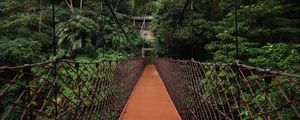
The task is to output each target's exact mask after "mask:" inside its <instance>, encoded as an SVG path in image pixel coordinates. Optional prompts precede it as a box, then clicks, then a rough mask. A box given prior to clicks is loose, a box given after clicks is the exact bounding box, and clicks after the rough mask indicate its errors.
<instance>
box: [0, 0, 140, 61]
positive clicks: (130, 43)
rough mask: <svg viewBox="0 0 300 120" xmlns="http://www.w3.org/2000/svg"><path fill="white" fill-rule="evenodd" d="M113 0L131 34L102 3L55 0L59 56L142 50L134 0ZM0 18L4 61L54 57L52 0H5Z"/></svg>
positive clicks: (109, 55)
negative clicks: (134, 20) (133, 18)
mask: <svg viewBox="0 0 300 120" xmlns="http://www.w3.org/2000/svg"><path fill="white" fill-rule="evenodd" d="M110 2H111V7H112V8H113V9H114V10H115V11H116V12H118V13H117V17H118V19H119V21H120V23H121V25H122V27H123V28H124V30H125V32H126V34H127V35H128V39H126V37H125V35H124V34H123V33H122V31H121V29H120V28H119V25H118V24H117V21H116V20H115V19H113V16H112V13H111V12H110V11H109V9H108V5H107V4H105V3H104V2H101V1H95V0H84V1H80V0H55V12H56V16H55V24H56V33H55V34H56V39H57V43H58V44H57V46H58V50H57V53H58V55H57V56H56V57H60V58H64V59H74V58H76V57H81V58H82V57H87V58H90V59H92V60H94V59H97V60H99V59H119V58H122V57H130V56H131V57H132V56H136V55H138V54H140V52H139V51H140V50H139V49H140V48H141V45H142V43H143V40H142V39H141V38H140V37H139V36H138V32H137V31H136V30H135V29H134V28H133V27H132V26H130V17H129V16H130V15H131V14H134V13H132V12H133V9H134V5H133V4H134V3H131V1H121V2H120V1H118V0H114V1H110ZM118 2H120V3H118ZM117 3H118V4H117ZM115 5H116V6H115ZM137 5H138V4H137ZM0 17H1V19H0V32H1V34H0V45H1V47H0V51H1V53H0V65H1V66H3V65H8V66H15V65H21V64H25V63H36V62H41V61H46V60H48V59H49V58H51V57H54V56H53V44H52V43H53V35H52V33H53V29H52V24H53V23H52V6H51V1H48V0H1V2H0ZM120 33H121V34H120Z"/></svg>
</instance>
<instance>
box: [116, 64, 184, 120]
mask: <svg viewBox="0 0 300 120" xmlns="http://www.w3.org/2000/svg"><path fill="white" fill-rule="evenodd" d="M120 120H181V118H180V116H179V114H178V112H177V110H176V108H175V106H174V104H173V102H172V100H171V98H170V96H169V94H168V92H167V90H166V88H165V86H164V84H163V82H162V80H161V79H160V77H159V74H158V73H157V71H156V69H155V66H154V65H148V66H146V68H145V70H144V72H143V74H142V76H141V78H140V79H139V81H138V83H137V85H136V86H135V89H134V91H133V92H132V93H131V97H130V99H129V101H128V103H127V106H126V107H125V108H124V110H123V113H122V115H121V117H120Z"/></svg>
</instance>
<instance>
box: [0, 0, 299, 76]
mask: <svg viewBox="0 0 300 120" xmlns="http://www.w3.org/2000/svg"><path fill="white" fill-rule="evenodd" d="M109 3H110V4H109V5H110V6H111V8H112V10H113V12H114V13H115V14H116V16H117V17H118V19H119V21H120V23H121V26H122V27H123V28H124V30H125V32H126V34H127V35H128V37H126V36H125V35H124V34H123V32H122V30H121V29H120V25H119V24H118V22H117V21H116V20H115V19H113V18H114V17H113V14H112V11H110V9H109V7H108V4H107V3H105V2H104V1H96V0H84V1H83V0H55V12H56V13H55V26H56V33H55V35H56V38H57V46H58V49H57V53H58V56H57V57H60V58H65V59H74V58H76V57H79V58H86V57H88V58H90V59H92V60H93V59H94V60H95V59H118V58H122V57H129V56H139V55H140V49H141V47H142V46H144V45H145V44H146V46H151V47H155V48H156V53H157V55H159V56H164V57H171V58H179V59H191V58H194V59H196V60H200V61H205V62H217V63H230V62H232V61H233V60H234V59H239V60H241V61H242V63H245V64H249V65H252V66H258V67H265V68H271V69H278V70H287V71H294V72H296V71H299V66H300V65H299V62H300V53H299V51H300V44H299V43H300V40H299V35H300V34H299V32H300V29H299V26H300V21H299V11H300V10H299V6H300V5H299V4H300V3H299V2H298V0H276V1H274V0H250V1H242V0H237V25H238V26H237V27H238V31H236V29H235V19H236V17H235V13H236V12H235V9H234V8H235V2H234V1H232V0H190V2H188V3H187V0H110V1H109ZM184 7H186V8H185V9H184ZM51 9H52V7H51V1H46V0H25V1H22V0H4V1H1V2H0V17H1V20H0V32H1V33H2V34H1V35H0V44H1V47H0V50H1V54H0V56H1V59H0V63H1V65H9V66H14V65H20V64H25V63H35V62H41V61H46V60H48V59H50V58H52V57H53V36H52V32H53V29H52V26H53V23H52V13H51V12H52V11H51ZM145 15H152V16H153V17H154V19H153V20H152V24H151V26H152V30H153V32H154V34H155V36H156V38H157V40H156V41H155V42H154V43H145V41H144V40H143V39H142V38H141V37H140V36H139V33H138V30H136V29H134V27H133V26H132V25H131V23H130V22H131V18H130V17H131V16H145ZM236 36H237V38H238V45H239V49H238V51H239V55H238V56H239V57H238V58H237V57H236V50H237V49H236ZM149 44H151V45H149Z"/></svg>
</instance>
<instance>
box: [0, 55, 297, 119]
mask: <svg viewBox="0 0 300 120" xmlns="http://www.w3.org/2000/svg"><path fill="white" fill-rule="evenodd" d="M299 78H300V76H299V75H294V74H288V73H284V72H278V71H270V70H268V69H262V68H256V67H250V66H247V65H244V64H239V63H238V62H235V63H231V64H211V63H201V62H197V61H193V60H189V61H181V60H172V59H165V58H155V59H154V65H146V60H145V59H144V58H136V59H131V60H118V61H101V62H95V63H92V62H90V63H88V62H86V63H84V62H73V61H63V60H55V61H48V62H44V63H38V64H26V65H24V66H19V67H1V68H0V81H1V91H0V99H1V106H2V107H1V113H2V115H1V120H6V119H9V120H10V119H30V120H39V119H60V120H61V119H80V120H82V119H97V120H99V119H100V120H102V119H103V120H112V119H121V120H144V119H145V120H147V119H149V120H154V119H155V120H176V119H178V120H180V119H186V120H198V119H205V120H207V119H209V120H210V119H214V120H219V119H228V120H231V119H258V118H261V119H285V116H282V113H283V112H284V111H287V110H288V111H289V112H290V114H292V115H293V116H294V118H295V119H298V118H300V114H299V106H300V102H299V100H298V99H297V97H295V96H294V95H293V94H295V93H297V90H299V87H300V83H299ZM286 88H290V89H286ZM294 90H296V91H294ZM3 105H6V106H3Z"/></svg>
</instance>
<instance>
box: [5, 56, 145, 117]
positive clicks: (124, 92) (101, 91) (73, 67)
mask: <svg viewBox="0 0 300 120" xmlns="http://www.w3.org/2000/svg"><path fill="white" fill-rule="evenodd" d="M144 67H145V59H132V60H119V61H101V62H95V63H82V62H72V61H54V62H45V63H40V64H32V65H30V64H28V65H24V66H21V67H1V68H0V82H1V84H0V101H1V102H0V117H1V120H4V119H30V120H39V119H46V120H47V119H67V120H73V119H74V120H75V119H97V120H100V119H105V120H111V119H118V117H119V115H120V114H121V112H122V110H123V108H124V106H125V104H126V102H127V100H128V98H129V95H130V94H131V91H132V90H133V88H134V85H135V83H136V81H137V80H138V78H139V76H140V74H141V73H142V71H143V69H144Z"/></svg>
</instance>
